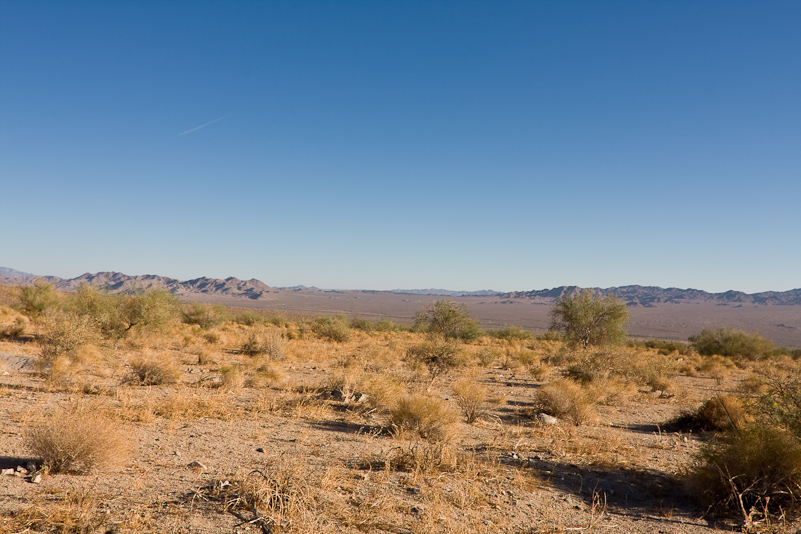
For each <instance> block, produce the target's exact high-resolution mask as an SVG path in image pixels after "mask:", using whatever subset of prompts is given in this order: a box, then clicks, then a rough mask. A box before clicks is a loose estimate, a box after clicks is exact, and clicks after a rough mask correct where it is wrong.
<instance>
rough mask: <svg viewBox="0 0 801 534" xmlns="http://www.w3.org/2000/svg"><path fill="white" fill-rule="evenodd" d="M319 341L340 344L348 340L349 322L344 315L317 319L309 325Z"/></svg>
mask: <svg viewBox="0 0 801 534" xmlns="http://www.w3.org/2000/svg"><path fill="white" fill-rule="evenodd" d="M311 330H312V332H314V335H316V336H317V337H319V338H320V339H323V340H327V341H334V342H337V343H341V342H344V341H348V340H349V339H350V336H351V333H350V321H348V318H347V317H345V316H344V315H335V316H326V317H318V318H317V319H315V320H314V322H313V323H312V325H311Z"/></svg>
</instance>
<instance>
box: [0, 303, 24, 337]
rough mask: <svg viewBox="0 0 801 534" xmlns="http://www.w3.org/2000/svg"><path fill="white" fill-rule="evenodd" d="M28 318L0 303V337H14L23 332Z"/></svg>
mask: <svg viewBox="0 0 801 534" xmlns="http://www.w3.org/2000/svg"><path fill="white" fill-rule="evenodd" d="M29 323H30V320H29V319H28V318H27V317H25V316H24V315H22V314H21V313H19V312H17V311H16V310H13V309H11V308H9V307H8V306H4V305H2V304H0V339H6V338H8V339H16V338H18V337H20V336H22V335H24V334H25V331H26V330H27V329H28V325H29Z"/></svg>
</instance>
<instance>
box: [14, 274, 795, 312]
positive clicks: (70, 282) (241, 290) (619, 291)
mask: <svg viewBox="0 0 801 534" xmlns="http://www.w3.org/2000/svg"><path fill="white" fill-rule="evenodd" d="M36 278H41V279H44V280H46V281H48V282H50V283H52V284H53V285H54V286H55V287H56V289H59V290H61V291H76V290H77V289H78V287H80V286H81V285H83V284H91V285H93V286H96V287H100V288H103V289H105V290H107V291H109V292H111V293H120V292H126V291H133V290H137V289H153V288H158V289H165V290H167V291H169V292H170V293H172V294H174V295H176V296H178V297H184V298H191V297H193V296H207V297H214V296H218V297H230V298H246V299H250V300H260V299H265V298H266V297H267V295H268V294H269V293H271V292H280V291H315V292H319V291H325V290H321V289H318V288H316V287H305V286H295V287H291V288H272V287H270V286H268V285H267V284H265V283H263V282H261V281H259V280H256V279H255V278H253V279H250V280H240V279H238V278H234V277H229V278H226V279H224V280H221V279H219V278H206V277H203V278H195V279H194V280H186V281H181V280H176V279H175V278H167V277H163V276H156V275H142V276H129V275H126V274H122V273H116V272H101V273H95V274H90V273H86V274H83V275H81V276H79V277H77V278H70V279H64V278H59V277H56V276H41V277H37V276H34V275H32V274H29V273H23V272H21V271H17V270H15V269H9V268H7V267H0V284H6V285H20V284H29V283H31V282H33V280H35V279H36ZM593 289H595V290H596V291H599V292H600V293H602V294H604V295H608V294H614V295H617V296H618V297H619V298H620V299H622V300H623V301H624V302H625V303H626V304H627V305H629V306H646V307H653V306H657V305H658V304H663V303H714V304H735V305H736V304H759V305H786V306H791V305H801V289H792V290H790V291H765V292H762V293H752V294H747V293H743V292H741V291H726V292H725V293H708V292H706V291H702V290H699V289H678V288H675V287H670V288H667V289H663V288H661V287H655V286H637V285H631V286H621V287H610V288H593ZM579 291H581V288H580V287H578V286H561V287H556V288H553V289H542V290H532V291H513V292H510V293H503V292H499V291H491V290H483V291H450V290H446V289H395V290H392V291H387V292H386V293H397V294H407V295H424V296H443V297H497V298H500V299H508V300H516V299H525V300H534V301H542V302H553V301H554V300H556V299H559V298H562V297H564V296H566V295H574V294H577V293H578V292H579ZM354 292H356V293H358V291H354ZM365 292H366V293H380V291H365Z"/></svg>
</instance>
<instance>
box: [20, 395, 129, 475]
mask: <svg viewBox="0 0 801 534" xmlns="http://www.w3.org/2000/svg"><path fill="white" fill-rule="evenodd" d="M25 445H26V447H27V448H28V449H29V450H30V451H31V452H32V453H33V454H34V455H36V457H37V458H39V459H41V460H42V461H43V462H44V466H45V467H46V468H47V469H48V470H49V471H50V472H51V473H88V472H91V471H94V470H96V469H104V468H112V467H117V466H119V465H121V464H122V463H124V462H125V460H126V459H127V457H128V452H129V437H128V432H127V431H126V430H125V428H123V427H122V426H121V425H120V424H118V423H117V422H116V421H114V420H112V419H109V418H107V417H105V416H103V415H101V414H98V413H92V412H90V411H88V410H82V409H79V408H73V409H70V410H56V411H55V412H54V413H53V414H52V415H51V416H50V417H48V418H47V419H46V420H45V421H43V422H41V423H39V424H37V425H35V426H34V427H33V428H31V429H30V430H28V432H27V433H26V434H25Z"/></svg>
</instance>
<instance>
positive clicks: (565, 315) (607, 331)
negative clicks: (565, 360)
mask: <svg viewBox="0 0 801 534" xmlns="http://www.w3.org/2000/svg"><path fill="white" fill-rule="evenodd" d="M628 319H629V311H628V309H627V308H626V304H625V303H624V302H622V301H621V300H620V299H618V298H617V297H615V296H614V295H607V296H606V297H604V296H602V295H601V294H600V293H598V292H596V291H593V290H592V289H582V290H581V292H580V293H578V294H576V295H566V296H564V297H562V298H561V299H559V300H557V301H556V302H555V303H554V305H553V307H552V308H551V326H550V329H551V330H554V331H558V332H562V333H563V334H564V336H565V339H566V340H567V341H568V343H571V344H573V345H581V346H582V347H584V348H586V347H587V346H588V345H603V344H607V343H620V342H622V341H625V339H626V330H625V328H624V326H625V324H626V322H627V321H628Z"/></svg>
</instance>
